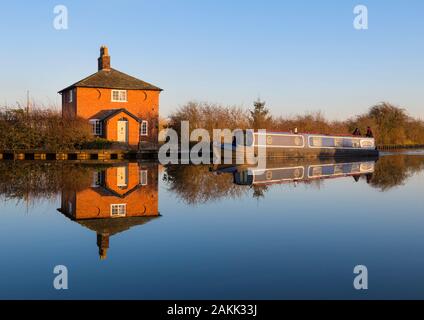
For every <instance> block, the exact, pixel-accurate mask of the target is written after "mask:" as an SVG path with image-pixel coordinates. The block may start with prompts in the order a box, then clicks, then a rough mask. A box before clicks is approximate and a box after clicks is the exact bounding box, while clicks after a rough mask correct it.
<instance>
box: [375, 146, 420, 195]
mask: <svg viewBox="0 0 424 320" xmlns="http://www.w3.org/2000/svg"><path fill="white" fill-rule="evenodd" d="M422 170H424V156H421V155H407V154H396V155H391V156H384V157H381V158H380V159H379V160H378V162H377V164H376V166H375V172H374V175H373V178H372V179H371V182H370V185H371V186H373V187H374V188H378V189H380V190H381V191H388V190H390V189H392V188H394V187H397V186H400V185H403V184H404V183H405V182H406V180H407V179H409V178H410V177H411V176H413V175H414V174H416V173H418V172H420V171H422Z"/></svg>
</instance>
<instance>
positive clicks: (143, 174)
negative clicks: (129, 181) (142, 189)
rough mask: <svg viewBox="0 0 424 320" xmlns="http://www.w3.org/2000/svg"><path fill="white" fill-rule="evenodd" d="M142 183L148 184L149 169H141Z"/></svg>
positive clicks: (143, 184)
mask: <svg viewBox="0 0 424 320" xmlns="http://www.w3.org/2000/svg"><path fill="white" fill-rule="evenodd" d="M140 185H141V186H147V170H140Z"/></svg>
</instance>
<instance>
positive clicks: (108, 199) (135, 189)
mask: <svg viewBox="0 0 424 320" xmlns="http://www.w3.org/2000/svg"><path fill="white" fill-rule="evenodd" d="M91 173H92V174H93V182H92V185H91V186H90V187H88V188H86V189H84V190H81V191H66V190H64V191H62V199H61V209H60V211H61V212H62V213H63V214H65V215H66V216H67V217H69V218H70V219H72V220H74V221H76V222H78V223H79V224H81V225H82V226H84V227H86V228H88V229H90V230H93V231H95V232H96V233H97V245H98V247H99V255H100V258H101V259H105V258H106V256H107V250H108V248H109V238H110V237H111V236H113V235H115V234H117V233H120V232H123V231H126V230H128V229H130V228H131V227H133V226H137V225H142V224H145V223H147V222H149V221H151V220H152V219H155V218H157V217H159V216H160V215H159V211H158V165H157V164H146V165H145V164H138V163H125V164H121V165H117V166H113V167H109V168H107V169H104V170H100V171H96V170H93V171H91Z"/></svg>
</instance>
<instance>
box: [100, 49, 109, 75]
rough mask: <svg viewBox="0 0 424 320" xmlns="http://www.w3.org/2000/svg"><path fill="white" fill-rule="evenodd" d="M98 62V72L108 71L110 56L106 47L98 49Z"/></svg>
mask: <svg viewBox="0 0 424 320" xmlns="http://www.w3.org/2000/svg"><path fill="white" fill-rule="evenodd" d="M98 62H99V71H101V70H106V71H110V55H109V49H108V48H107V47H106V46H101V47H100V57H99V59H98Z"/></svg>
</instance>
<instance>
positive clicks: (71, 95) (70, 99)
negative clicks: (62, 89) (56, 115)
mask: <svg viewBox="0 0 424 320" xmlns="http://www.w3.org/2000/svg"><path fill="white" fill-rule="evenodd" d="M72 101H74V90H73V89H71V90H69V91H68V102H69V103H71V102H72Z"/></svg>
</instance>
